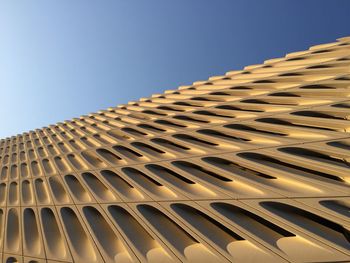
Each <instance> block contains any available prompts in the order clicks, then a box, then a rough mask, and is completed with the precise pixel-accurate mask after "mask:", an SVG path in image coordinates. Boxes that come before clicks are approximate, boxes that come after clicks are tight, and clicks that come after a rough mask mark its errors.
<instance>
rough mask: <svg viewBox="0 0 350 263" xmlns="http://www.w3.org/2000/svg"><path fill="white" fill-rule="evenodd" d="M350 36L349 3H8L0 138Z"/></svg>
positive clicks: (2, 37)
mask: <svg viewBox="0 0 350 263" xmlns="http://www.w3.org/2000/svg"><path fill="white" fill-rule="evenodd" d="M346 35H350V1H347V0H344V1H341V0H333V1H325V0H324V1H312V0H304V1H296V0H290V1H287V0H270V1H269V0H264V1H262V0H257V1H248V0H242V1H237V0H227V1H224V0H215V1H209V0H208V1H204V0H191V1H190V0H177V1H171V0H148V1H143V0H139V1H133V0H113V1H107V0H101V1H97V0H94V1H92V0H91V1H89V0H84V1H83V0H82V1H80V0H60V1H58V0H51V1H47V0H42V1H40V0H31V1H17V0H8V1H6V0H0V116H1V117H0V118H1V122H0V138H4V137H6V136H11V135H15V134H17V133H22V132H24V131H28V130H30V129H35V128H41V127H43V126H46V125H49V124H53V123H55V122H58V121H63V120H66V119H70V118H73V117H78V116H80V115H83V114H87V113H90V112H94V111H97V110H99V109H104V108H107V107H109V106H115V105H118V104H121V103H126V102H128V101H130V100H137V99H138V98H140V97H146V96H149V95H151V94H152V93H159V92H162V91H163V90H165V89H174V88H176V87H177V86H179V85H186V84H190V83H192V82H193V81H197V80H202V79H207V78H208V77H209V76H212V75H219V74H223V73H224V72H226V71H228V70H233V69H240V68H242V67H244V66H246V65H249V64H256V63H261V62H263V61H264V60H265V59H269V58H273V57H280V56H283V55H284V54H285V53H288V52H293V51H298V50H303V49H306V48H307V47H309V46H311V45H315V44H319V43H326V42H332V41H334V40H335V39H336V38H338V37H342V36H346Z"/></svg>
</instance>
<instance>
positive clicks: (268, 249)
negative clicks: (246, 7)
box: [0, 37, 350, 263]
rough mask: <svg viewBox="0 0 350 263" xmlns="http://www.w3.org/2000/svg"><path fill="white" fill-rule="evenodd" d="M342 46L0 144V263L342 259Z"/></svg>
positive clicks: (345, 204)
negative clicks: (0, 262) (0, 261)
mask: <svg viewBox="0 0 350 263" xmlns="http://www.w3.org/2000/svg"><path fill="white" fill-rule="evenodd" d="M349 97H350V37H349V38H342V39H338V41H337V42H334V43H330V44H323V45H318V46H314V47H311V48H310V49H309V50H307V51H302V52H295V53H291V54H288V55H287V56H286V57H284V58H278V59H271V60H268V61H265V62H264V64H261V65H253V66H248V67H246V68H244V70H240V71H231V72H228V73H226V75H224V76H216V77H212V78H209V79H208V80H207V81H199V82H195V83H193V85H190V86H181V87H179V88H178V89H177V90H168V91H165V92H164V94H156V95H153V96H152V97H150V98H142V99H140V100H139V101H137V102H130V103H128V104H125V105H120V106H118V107H116V108H110V109H108V110H104V111H100V112H97V113H93V114H89V115H87V116H82V117H80V118H77V119H73V120H71V121H65V122H63V123H58V124H56V125H51V126H49V127H45V128H43V129H40V130H39V129H38V130H35V131H30V132H28V133H24V134H22V135H17V136H13V137H11V138H6V139H3V140H1V143H0V154H1V160H0V164H1V167H0V246H1V247H0V251H1V258H2V262H84V263H87V262H201V263H204V262H231V261H233V262H348V261H349V260H350V231H349V230H350V188H349V185H350V151H349V150H350V136H349V132H350V122H349V118H350V99H349Z"/></svg>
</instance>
